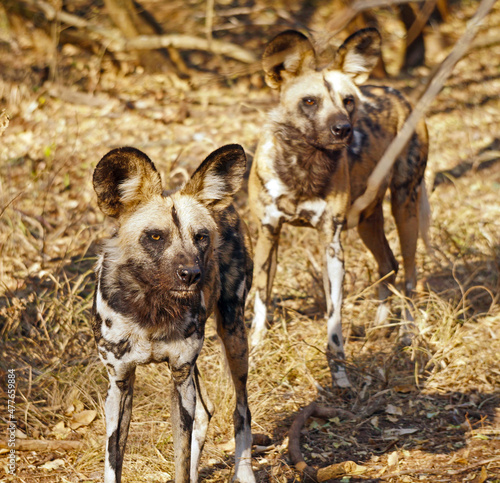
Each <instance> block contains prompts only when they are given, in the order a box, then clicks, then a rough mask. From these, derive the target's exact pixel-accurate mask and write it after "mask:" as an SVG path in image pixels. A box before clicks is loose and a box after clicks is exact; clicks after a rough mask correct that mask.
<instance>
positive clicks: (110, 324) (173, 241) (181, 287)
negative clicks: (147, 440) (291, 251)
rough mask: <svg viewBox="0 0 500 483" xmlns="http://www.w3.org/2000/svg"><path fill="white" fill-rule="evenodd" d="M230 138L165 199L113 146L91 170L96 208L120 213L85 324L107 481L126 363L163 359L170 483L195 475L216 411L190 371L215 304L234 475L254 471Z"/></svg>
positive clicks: (128, 377)
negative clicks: (229, 400) (167, 376)
mask: <svg viewBox="0 0 500 483" xmlns="http://www.w3.org/2000/svg"><path fill="white" fill-rule="evenodd" d="M245 166H246V158H245V153H244V151H243V149H242V148H241V147H240V146H238V145H229V146H225V147H222V148H220V149H218V150H217V151H215V152H214V153H212V154H211V155H210V156H209V157H208V158H207V159H206V160H205V161H204V162H203V163H202V164H201V165H200V167H199V168H198V169H197V170H196V172H195V173H194V174H193V176H192V177H191V179H190V180H189V181H188V182H187V184H186V185H185V186H184V187H183V188H182V189H181V190H180V191H179V192H177V193H175V194H173V195H171V196H168V197H165V196H162V187H161V179H160V175H159V173H158V172H157V171H156V169H155V167H154V165H153V163H152V162H151V161H150V160H149V158H148V157H147V156H146V155H145V154H144V153H142V152H141V151H138V150H137V149H134V148H122V149H115V150H113V151H111V152H109V153H108V154H107V155H106V156H104V158H102V159H101V161H100V162H99V164H98V165H97V167H96V169H95V172H94V188H95V191H96V193H97V198H98V203H99V207H100V208H101V210H102V211H103V212H104V213H105V214H107V215H109V216H112V217H115V218H117V219H118V222H119V228H118V230H117V232H116V234H115V235H114V236H113V237H112V238H110V239H108V240H107V241H106V242H105V244H104V247H103V251H102V254H101V256H100V258H99V261H98V263H97V267H96V275H97V288H96V293H95V299H94V307H93V329H94V335H95V339H96V341H97V348H98V350H99V356H100V358H101V360H102V361H103V363H104V364H105V365H106V368H107V370H108V375H109V383H110V385H109V390H108V396H107V399H106V406H105V412H106V435H107V444H106V463H105V481H106V482H107V483H110V482H119V481H120V480H121V472H122V463H123V455H124V451H125V444H126V441H127V434H128V429H129V423H130V416H131V412H132V394H133V387H134V380H135V368H136V366H137V365H138V364H148V363H150V362H163V361H165V362H167V363H168V364H169V366H170V369H171V372H172V381H173V389H172V404H171V414H172V419H173V421H172V427H173V433H174V450H175V481H176V482H188V481H191V482H193V483H194V482H197V481H198V463H199V460H200V454H201V450H202V448H203V444H204V441H205V436H206V431H207V427H208V422H209V420H210V417H211V414H212V412H213V407H212V405H211V403H210V401H209V400H208V399H207V395H206V391H205V390H204V388H203V386H202V382H201V380H200V377H199V373H198V370H197V367H196V359H197V357H198V355H199V353H200V351H201V348H202V345H203V339H204V331H205V322H206V319H207V317H208V316H209V315H210V314H211V313H212V312H215V318H216V321H217V331H218V333H219V335H220V337H221V339H222V342H223V344H224V348H225V351H226V355H227V359H228V363H229V368H230V371H231V375H232V379H233V383H234V386H235V389H236V410H235V412H234V426H235V428H234V430H235V439H236V450H235V457H236V466H235V479H236V480H238V481H240V482H242V483H253V482H255V479H254V475H253V472H252V467H251V461H250V458H251V454H250V452H251V437H252V436H251V432H250V411H249V409H248V405H247V390H246V380H247V373H248V345H247V339H246V335H245V327H244V320H243V311H244V305H245V299H246V295H247V293H248V290H249V289H250V286H251V283H252V259H251V248H250V241H249V237H248V234H247V231H246V226H245V225H244V223H243V222H242V221H241V220H240V218H239V216H238V214H237V213H236V210H235V209H234V207H233V205H232V204H231V200H232V196H233V195H234V193H235V192H236V191H237V190H238V189H239V187H240V185H241V181H242V179H243V175H244V173H245Z"/></svg>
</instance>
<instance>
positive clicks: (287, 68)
mask: <svg viewBox="0 0 500 483" xmlns="http://www.w3.org/2000/svg"><path fill="white" fill-rule="evenodd" d="M262 67H263V68H264V72H265V73H266V83H267V85H268V86H269V87H271V88H272V89H278V88H279V87H280V86H281V84H282V83H283V81H284V80H285V79H286V77H287V76H291V77H294V76H297V75H300V74H301V73H303V72H304V71H306V70H308V69H309V70H315V69H316V53H315V52H314V47H313V45H312V44H311V42H310V40H309V39H308V38H307V37H306V36H305V35H304V34H301V33H300V32H297V31H296V30H285V31H284V32H281V33H280V34H278V35H277V36H276V37H274V39H272V40H271V41H270V42H269V43H268V44H267V47H266V49H265V50H264V54H263V55H262Z"/></svg>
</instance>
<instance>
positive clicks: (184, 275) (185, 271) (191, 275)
mask: <svg viewBox="0 0 500 483" xmlns="http://www.w3.org/2000/svg"><path fill="white" fill-rule="evenodd" d="M177 276H178V277H179V279H180V280H181V282H183V283H185V284H186V285H188V286H189V285H194V284H195V283H197V282H199V281H200V278H201V270H200V269H199V267H196V266H194V267H180V268H179V269H178V270H177Z"/></svg>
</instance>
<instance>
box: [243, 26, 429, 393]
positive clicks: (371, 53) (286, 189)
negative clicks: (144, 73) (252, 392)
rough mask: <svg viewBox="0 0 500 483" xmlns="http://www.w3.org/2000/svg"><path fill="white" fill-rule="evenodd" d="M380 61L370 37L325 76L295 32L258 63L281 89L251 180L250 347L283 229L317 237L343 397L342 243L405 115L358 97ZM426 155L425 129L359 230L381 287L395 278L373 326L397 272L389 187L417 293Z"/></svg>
mask: <svg viewBox="0 0 500 483" xmlns="http://www.w3.org/2000/svg"><path fill="white" fill-rule="evenodd" d="M379 54H380V35H379V33H378V32H377V30H375V29H371V28H370V29H364V30H360V31H358V32H356V33H355V34H353V35H351V36H350V37H349V38H348V39H347V40H346V41H345V42H344V44H343V45H341V47H340V48H339V49H338V51H337V52H336V55H335V58H334V61H333V63H332V64H331V65H329V66H328V67H326V68H323V69H320V68H318V65H317V58H316V54H315V52H314V48H313V46H312V44H311V42H310V41H309V40H308V39H307V38H306V37H305V36H304V35H302V34H301V33H299V32H296V31H291V30H289V31H286V32H283V33H281V34H279V35H278V36H277V37H275V38H274V39H273V40H272V41H271V42H270V43H269V44H268V46H267V47H266V49H265V52H264V55H263V66H264V71H265V73H266V82H267V84H268V85H269V86H270V87H272V88H275V89H279V91H280V102H279V105H278V107H276V108H275V109H274V110H272V111H271V112H270V114H269V122H268V124H267V125H266V126H265V127H264V130H263V134H262V137H261V139H260V142H259V145H258V148H257V152H256V155H255V159H254V161H253V164H252V170H251V174H250V184H249V201H250V207H251V209H252V212H253V214H254V216H255V218H256V220H257V222H258V225H259V226H258V241H257V246H256V249H255V259H254V264H255V282H254V283H255V287H256V294H255V305H254V309H255V315H254V319H253V323H252V327H253V334H252V339H251V342H252V345H256V344H258V343H259V341H260V340H261V339H262V337H263V335H264V333H265V331H266V318H267V307H268V305H269V302H270V298H271V288H272V283H273V278H274V274H275V271H276V262H277V253H278V241H279V235H280V230H281V226H282V225H283V223H291V224H294V225H300V226H311V227H314V228H316V229H317V230H318V231H319V235H320V240H321V243H322V245H323V256H324V274H323V279H324V286H325V293H326V301H327V310H328V314H327V319H328V322H327V327H328V346H327V357H328V362H329V366H330V370H331V373H332V378H333V381H334V383H336V384H337V385H338V386H340V387H349V386H350V385H351V384H350V382H349V379H348V378H347V375H346V372H345V367H344V365H343V359H344V349H343V339H342V327H341V307H342V285H343V278H344V254H343V250H342V245H341V239H340V234H341V231H342V229H343V228H345V219H346V213H347V211H348V209H349V206H350V204H351V203H352V201H354V200H355V199H356V198H357V197H359V196H360V195H361V194H362V193H363V192H364V190H365V188H366V182H367V179H368V176H369V175H370V173H371V172H372V171H373V169H374V167H375V166H376V164H377V162H378V160H379V159H380V158H381V156H382V154H383V153H384V151H385V149H386V148H387V146H388V145H389V144H390V142H391V141H392V139H393V138H394V137H395V135H396V134H397V132H398V130H399V129H400V128H401V126H402V125H403V123H404V121H405V119H406V118H407V116H408V115H409V113H410V110H411V106H410V104H409V103H408V101H407V100H406V99H405V98H404V97H403V96H402V94H401V93H399V92H398V91H396V90H394V89H392V88H390V87H375V86H363V87H358V84H360V83H362V82H363V81H365V80H366V79H367V77H368V75H369V74H370V72H371V70H372V68H373V67H374V66H375V64H376V63H377V59H378V57H379ZM427 152H428V140H427V130H426V126H425V123H421V124H420V125H419V126H418V129H417V132H416V133H415V134H414V136H413V137H412V139H411V141H410V142H409V144H408V145H407V147H406V148H405V149H404V151H403V152H402V153H401V155H400V156H399V158H398V160H397V161H396V163H395V165H394V167H393V169H392V171H391V173H390V174H389V175H388V176H387V179H386V180H385V183H383V185H382V186H381V188H380V190H379V192H378V195H377V197H376V198H375V199H374V201H373V203H372V204H371V206H370V207H369V208H368V209H367V210H366V211H365V212H364V213H363V214H362V218H361V222H360V224H359V226H358V231H359V234H360V236H361V238H362V240H363V241H364V243H365V244H366V246H367V247H368V248H369V250H370V251H371V252H372V253H373V255H374V257H375V259H376V261H377V264H378V269H379V274H380V277H384V276H386V275H388V274H391V273H392V274H391V275H389V276H388V277H387V278H386V283H385V284H382V285H381V286H380V289H379V297H380V300H381V301H382V302H381V305H380V307H379V309H378V313H377V320H376V323H378V324H380V323H381V322H382V321H383V320H384V319H385V318H386V316H387V312H388V310H387V307H386V302H385V301H386V298H387V297H388V295H389V289H388V287H387V284H389V283H394V280H395V275H396V271H397V262H396V260H395V258H394V255H393V253H392V251H391V249H390V247H389V244H388V242H387V239H386V237H385V234H384V226H383V223H384V220H383V213H382V200H383V197H384V194H385V192H386V190H387V188H388V187H389V188H390V190H391V202H392V213H393V215H394V217H395V220H396V225H397V229H398V233H399V238H400V242H401V251H402V255H403V260H404V269H405V290H406V293H407V294H408V295H409V294H411V292H412V290H413V289H414V287H415V284H416V271H415V251H416V245H417V235H418V229H419V221H420V222H422V221H425V220H424V218H427V217H428V213H429V210H428V202H427V196H426V193H425V185H424V181H423V175H424V170H425V166H426V163H427ZM422 208H423V211H422ZM424 225H426V224H425V223H424Z"/></svg>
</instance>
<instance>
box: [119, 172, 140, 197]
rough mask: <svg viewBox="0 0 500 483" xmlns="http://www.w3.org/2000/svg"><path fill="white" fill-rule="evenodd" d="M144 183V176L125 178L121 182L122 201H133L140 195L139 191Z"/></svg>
mask: <svg viewBox="0 0 500 483" xmlns="http://www.w3.org/2000/svg"><path fill="white" fill-rule="evenodd" d="M141 184H142V176H140V175H136V176H132V177H130V178H129V179H127V180H125V181H124V182H123V183H121V184H120V194H121V196H122V201H123V202H124V203H128V202H130V201H133V200H134V199H135V198H137V196H138V195H139V191H140V188H141Z"/></svg>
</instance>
